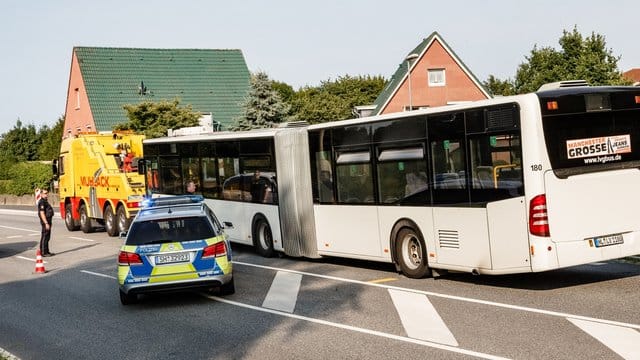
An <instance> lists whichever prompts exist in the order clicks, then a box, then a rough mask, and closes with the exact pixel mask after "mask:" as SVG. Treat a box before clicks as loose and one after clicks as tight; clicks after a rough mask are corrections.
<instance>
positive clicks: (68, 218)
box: [64, 205, 80, 231]
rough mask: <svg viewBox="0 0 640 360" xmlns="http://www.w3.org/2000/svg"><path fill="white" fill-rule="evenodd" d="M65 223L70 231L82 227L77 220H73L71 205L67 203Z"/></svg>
mask: <svg viewBox="0 0 640 360" xmlns="http://www.w3.org/2000/svg"><path fill="white" fill-rule="evenodd" d="M64 224H65V225H66V226H67V230H69V231H76V230H78V229H79V228H80V226H78V225H76V222H75V221H74V220H73V214H72V213H71V206H70V205H66V206H65V207H64Z"/></svg>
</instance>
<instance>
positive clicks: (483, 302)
mask: <svg viewBox="0 0 640 360" xmlns="http://www.w3.org/2000/svg"><path fill="white" fill-rule="evenodd" d="M233 263H234V264H238V265H245V266H253V267H257V268H261V269H268V270H274V271H286V272H290V273H294V274H300V275H307V276H313V277H317V278H322V279H329V280H335V281H342V282H347V283H351V284H359V285H365V286H373V287H379V288H383V289H394V290H400V291H408V292H413V293H416V294H423V295H428V296H435V297H439V298H443V299H449V300H458V301H464V302H469V303H473V304H481V305H488V306H495V307H500V308H504V309H511V310H519V311H526V312H530V313H534V314H543V315H548V316H555V317H562V318H572V319H578V320H585V321H593V322H598V323H601V324H609V325H615V326H622V327H628V328H633V329H640V325H638V324H630V323H623V322H619V321H612V320H604V319H597V318H592V317H588V316H582V315H573V314H569V313H562V312H558V311H550V310H542V309H536V308H531V307H526V306H520V305H511V304H505V303H499V302H495V301H486V300H479V299H473V298H466V297H463V296H456V295H447V294H440V293H436V292H432V291H423V290H414V289H406V288H401V287H398V286H391V285H385V284H374V283H370V282H367V281H360V280H353V279H346V278H341V277H336V276H329V275H321V274H314V273H309V272H304V271H297V270H289V269H281V268H276V267H271V266H265V265H257V264H250V263H244V262H238V261H234V262H233Z"/></svg>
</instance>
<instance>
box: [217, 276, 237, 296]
mask: <svg viewBox="0 0 640 360" xmlns="http://www.w3.org/2000/svg"><path fill="white" fill-rule="evenodd" d="M235 292H236V286H235V284H234V283H233V279H231V281H229V282H228V283H226V284H224V285H222V286H220V295H233V294H235Z"/></svg>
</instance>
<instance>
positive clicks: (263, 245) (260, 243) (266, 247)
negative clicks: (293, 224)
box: [251, 215, 274, 258]
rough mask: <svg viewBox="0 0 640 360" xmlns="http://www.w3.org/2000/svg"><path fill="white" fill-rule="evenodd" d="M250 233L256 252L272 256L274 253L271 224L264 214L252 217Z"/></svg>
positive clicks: (264, 255)
mask: <svg viewBox="0 0 640 360" xmlns="http://www.w3.org/2000/svg"><path fill="white" fill-rule="evenodd" d="M251 233H252V236H253V246H254V247H255V248H256V252H257V253H258V254H260V255H261V256H263V257H267V258H268V257H272V256H273V253H274V250H273V235H272V234H271V226H269V222H268V221H267V219H265V217H264V216H262V215H257V216H256V217H255V218H254V220H253V226H252V227H251Z"/></svg>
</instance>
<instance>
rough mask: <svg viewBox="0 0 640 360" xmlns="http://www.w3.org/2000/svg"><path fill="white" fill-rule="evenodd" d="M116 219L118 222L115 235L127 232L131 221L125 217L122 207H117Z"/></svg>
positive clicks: (125, 213)
mask: <svg viewBox="0 0 640 360" xmlns="http://www.w3.org/2000/svg"><path fill="white" fill-rule="evenodd" d="M116 219H117V221H118V229H117V233H120V232H123V231H129V226H131V219H129V218H128V217H127V212H126V211H125V210H124V207H122V205H121V206H118V210H117V211H116Z"/></svg>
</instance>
